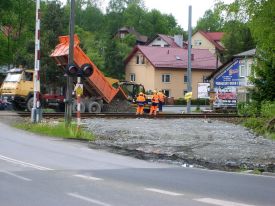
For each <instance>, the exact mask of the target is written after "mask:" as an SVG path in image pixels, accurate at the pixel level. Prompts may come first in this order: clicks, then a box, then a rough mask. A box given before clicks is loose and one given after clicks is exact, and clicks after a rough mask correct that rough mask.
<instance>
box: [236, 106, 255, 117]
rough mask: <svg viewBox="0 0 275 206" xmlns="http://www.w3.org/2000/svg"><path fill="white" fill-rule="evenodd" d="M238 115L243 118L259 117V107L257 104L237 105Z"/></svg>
mask: <svg viewBox="0 0 275 206" xmlns="http://www.w3.org/2000/svg"><path fill="white" fill-rule="evenodd" d="M237 108H238V113H239V115H242V116H245V117H248V116H249V117H256V116H259V105H258V103H257V102H252V103H244V102H241V103H238V105H237Z"/></svg>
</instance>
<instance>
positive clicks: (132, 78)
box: [130, 73, 136, 82]
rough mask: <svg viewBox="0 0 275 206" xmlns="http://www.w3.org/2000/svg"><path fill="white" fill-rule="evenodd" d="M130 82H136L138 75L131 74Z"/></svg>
mask: <svg viewBox="0 0 275 206" xmlns="http://www.w3.org/2000/svg"><path fill="white" fill-rule="evenodd" d="M130 81H132V82H135V81H136V74H134V73H132V74H130Z"/></svg>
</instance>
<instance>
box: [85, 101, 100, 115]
mask: <svg viewBox="0 0 275 206" xmlns="http://www.w3.org/2000/svg"><path fill="white" fill-rule="evenodd" d="M88 112H89V113H100V112H101V106H100V104H99V103H98V102H89V104H88Z"/></svg>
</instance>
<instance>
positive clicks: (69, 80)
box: [65, 0, 75, 126]
mask: <svg viewBox="0 0 275 206" xmlns="http://www.w3.org/2000/svg"><path fill="white" fill-rule="evenodd" d="M74 19H75V0H71V10H70V23H69V30H70V31H69V35H70V44H69V56H68V65H71V64H73V63H74ZM72 87H73V78H72V77H70V76H69V75H67V90H66V102H65V124H66V125H67V126H68V125H69V124H71V121H72Z"/></svg>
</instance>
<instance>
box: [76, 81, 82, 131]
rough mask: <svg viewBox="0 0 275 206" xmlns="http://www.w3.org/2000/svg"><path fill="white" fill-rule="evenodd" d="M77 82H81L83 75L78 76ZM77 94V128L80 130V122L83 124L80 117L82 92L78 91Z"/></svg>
mask: <svg viewBox="0 0 275 206" xmlns="http://www.w3.org/2000/svg"><path fill="white" fill-rule="evenodd" d="M77 84H81V77H77ZM76 96H77V113H76V118H77V129H78V130H79V128H80V124H81V117H80V111H81V104H80V102H81V94H80V93H78V92H77V93H76Z"/></svg>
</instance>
